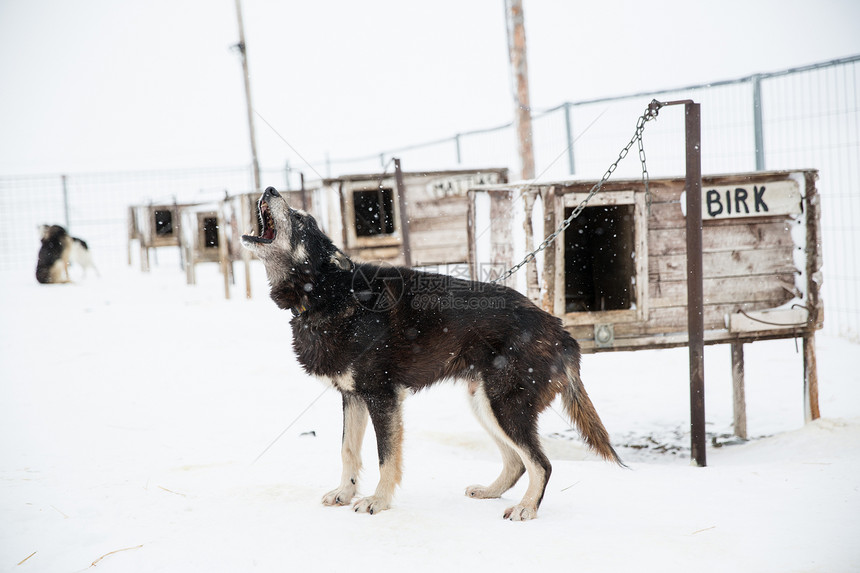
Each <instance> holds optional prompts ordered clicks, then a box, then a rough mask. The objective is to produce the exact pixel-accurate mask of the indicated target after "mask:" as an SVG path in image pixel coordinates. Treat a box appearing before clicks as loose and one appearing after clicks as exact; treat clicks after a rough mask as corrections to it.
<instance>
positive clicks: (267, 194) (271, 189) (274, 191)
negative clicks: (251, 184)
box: [263, 187, 281, 199]
mask: <svg viewBox="0 0 860 573" xmlns="http://www.w3.org/2000/svg"><path fill="white" fill-rule="evenodd" d="M280 196H281V194H280V193H278V191H277V189H275V188H274V187H267V188H266V190H265V191H264V192H263V198H264V199H265V198H266V197H280Z"/></svg>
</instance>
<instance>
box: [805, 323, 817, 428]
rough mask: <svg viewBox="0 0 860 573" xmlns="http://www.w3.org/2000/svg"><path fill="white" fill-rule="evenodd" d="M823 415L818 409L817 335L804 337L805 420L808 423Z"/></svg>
mask: <svg viewBox="0 0 860 573" xmlns="http://www.w3.org/2000/svg"><path fill="white" fill-rule="evenodd" d="M820 417H821V411H820V410H819V409H818V365H817V363H816V358H815V335H814V334H810V335H809V336H804V337H803V420H804V421H805V422H807V423H809V422H811V421H812V420H817V419H818V418H820Z"/></svg>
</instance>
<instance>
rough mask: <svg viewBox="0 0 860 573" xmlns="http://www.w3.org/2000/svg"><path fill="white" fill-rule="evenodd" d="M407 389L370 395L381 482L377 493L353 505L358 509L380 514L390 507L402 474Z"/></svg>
mask: <svg viewBox="0 0 860 573" xmlns="http://www.w3.org/2000/svg"><path fill="white" fill-rule="evenodd" d="M405 396H406V392H405V390H398V389H395V390H394V391H393V392H391V393H388V394H374V395H372V396H369V397H368V398H367V407H368V410H369V411H370V419H371V421H372V422H373V429H374V431H375V432H376V445H377V449H378V451H379V484H378V485H377V486H376V492H374V494H373V495H371V496H369V497H365V498H362V499H359V500H358V501H357V502H355V504H354V505H353V509H354V510H355V511H356V512H366V513H370V514H374V513H378V512H380V511H383V510H386V509H388V508H389V507H391V499H392V497H394V489H395V488H396V487H397V485H398V484H399V483H400V479H401V477H402V475H403V399H404V398H405Z"/></svg>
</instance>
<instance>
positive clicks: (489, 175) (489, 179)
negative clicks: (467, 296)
mask: <svg viewBox="0 0 860 573" xmlns="http://www.w3.org/2000/svg"><path fill="white" fill-rule="evenodd" d="M507 180H508V171H507V169H502V168H496V169H482V170H459V171H427V172H420V173H419V172H415V173H409V172H404V173H403V174H402V184H403V187H402V189H403V190H402V192H403V194H404V197H402V198H401V197H400V193H401V191H400V190H399V189H398V185H397V181H396V177H395V174H394V173H384V174H380V173H377V174H364V175H346V176H343V177H338V178H335V179H325V180H323V181H322V185H321V187H320V188H319V189H317V190H315V191H313V192H312V193H311V195H312V198H311V200H310V201H309V203H310V205H309V210H310V211H311V213H313V214H318V213H327V217H323V218H322V220H321V221H320V223H321V225H322V226H323V228H324V229H325V230H326V232H327V233H328V234H329V236H331V237H332V238H333V239H334V240H335V242H339V243H340V245H341V246H342V248H343V249H344V251H345V252H346V253H347V254H348V255H350V256H351V257H355V258H356V259H359V260H365V261H385V262H388V263H391V264H404V263H405V262H406V257H405V255H404V250H405V249H408V251H409V256H410V261H409V262H410V263H411V265H412V266H431V265H440V264H448V263H465V262H466V261H467V260H468V243H467V227H468V197H467V192H468V190H469V189H470V188H471V187H475V186H479V185H491V184H500V183H506V182H507ZM404 207H405V213H404V212H401V209H402V208H404ZM404 225H407V226H408V227H407V228H406V229H404ZM404 231H406V232H404ZM405 236H406V237H408V244H404V237H405Z"/></svg>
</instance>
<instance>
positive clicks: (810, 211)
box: [803, 172, 823, 422]
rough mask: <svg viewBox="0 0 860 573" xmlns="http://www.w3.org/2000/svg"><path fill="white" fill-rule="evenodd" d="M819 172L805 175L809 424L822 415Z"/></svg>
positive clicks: (805, 398)
mask: <svg viewBox="0 0 860 573" xmlns="http://www.w3.org/2000/svg"><path fill="white" fill-rule="evenodd" d="M817 177H818V173H817V172H813V173H807V174H806V307H807V310H808V311H809V313H808V318H807V320H808V322H807V325H806V328H807V331H808V334H806V335H805V336H804V337H803V404H804V408H803V411H804V419H805V420H806V421H807V422H810V421H812V420H817V419H818V418H819V417H820V416H821V412H820V411H819V409H818V366H817V364H816V360H815V330H816V329H817V328H818V327H819V326H820V324H821V321H822V320H823V317H822V313H821V298H820V292H819V289H820V282H821V245H820V244H819V242H820V241H821V234H820V231H819V224H820V222H821V205H820V200H821V199H820V197H819V195H818V190H817V189H816V187H815V179H816V178H817Z"/></svg>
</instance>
